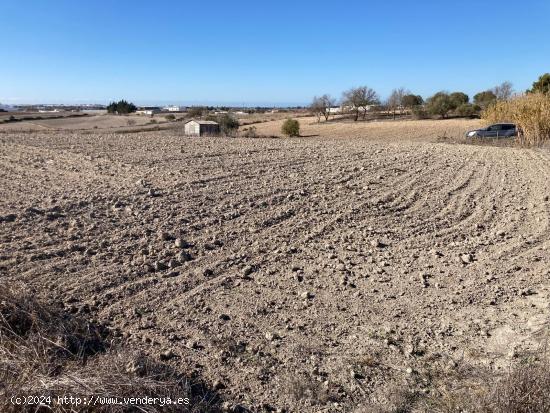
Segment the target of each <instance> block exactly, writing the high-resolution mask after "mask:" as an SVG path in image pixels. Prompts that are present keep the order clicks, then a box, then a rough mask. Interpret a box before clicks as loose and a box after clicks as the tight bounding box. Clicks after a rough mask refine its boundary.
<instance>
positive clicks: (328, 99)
mask: <svg viewBox="0 0 550 413" xmlns="http://www.w3.org/2000/svg"><path fill="white" fill-rule="evenodd" d="M321 100H322V101H323V105H324V106H325V111H324V115H325V122H327V121H328V118H329V117H330V108H332V107H333V106H334V105H336V99H334V98H333V97H332V96H330V95H327V94H325V95H323V96H321Z"/></svg>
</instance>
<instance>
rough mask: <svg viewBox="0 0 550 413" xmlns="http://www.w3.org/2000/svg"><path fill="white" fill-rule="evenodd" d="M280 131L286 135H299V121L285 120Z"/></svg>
mask: <svg viewBox="0 0 550 413" xmlns="http://www.w3.org/2000/svg"><path fill="white" fill-rule="evenodd" d="M281 132H282V133H283V134H284V135H286V136H300V122H298V121H297V120H296V119H287V120H285V121H284V123H283V126H281Z"/></svg>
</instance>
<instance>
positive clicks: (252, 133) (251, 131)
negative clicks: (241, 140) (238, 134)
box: [243, 126, 258, 138]
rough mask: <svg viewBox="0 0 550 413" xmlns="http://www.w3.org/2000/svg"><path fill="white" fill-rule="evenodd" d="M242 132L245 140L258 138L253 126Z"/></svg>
mask: <svg viewBox="0 0 550 413" xmlns="http://www.w3.org/2000/svg"><path fill="white" fill-rule="evenodd" d="M243 132H244V133H243V136H244V137H245V138H256V137H257V136H258V134H257V133H256V127H255V126H251V127H250V128H247V129H244V130H243Z"/></svg>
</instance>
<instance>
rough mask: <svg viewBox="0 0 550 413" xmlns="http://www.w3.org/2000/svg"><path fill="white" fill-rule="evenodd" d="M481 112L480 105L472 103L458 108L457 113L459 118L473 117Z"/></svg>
mask: <svg viewBox="0 0 550 413" xmlns="http://www.w3.org/2000/svg"><path fill="white" fill-rule="evenodd" d="M480 111H481V108H480V107H479V106H478V105H472V104H471V103H463V104H462V105H460V106H459V107H458V108H456V113H458V115H459V116H463V117H472V116H475V115H477V114H479V112H480Z"/></svg>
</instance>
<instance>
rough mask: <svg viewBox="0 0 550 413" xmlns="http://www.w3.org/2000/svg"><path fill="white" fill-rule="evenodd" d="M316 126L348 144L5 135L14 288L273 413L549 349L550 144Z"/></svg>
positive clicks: (356, 398) (411, 129) (379, 397)
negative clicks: (545, 342)
mask: <svg viewBox="0 0 550 413" xmlns="http://www.w3.org/2000/svg"><path fill="white" fill-rule="evenodd" d="M279 123H280V122H272V123H265V124H261V125H259V127H258V129H260V127H261V128H264V129H265V130H264V129H262V131H259V132H261V133H264V132H265V134H276V133H278V132H277V127H280V125H279ZM304 123H305V122H302V126H303V128H302V133H303V134H306V135H307V134H311V135H321V133H319V129H320V128H327V129H325V131H327V130H328V131H329V132H324V133H323V134H322V135H323V136H330V134H331V133H330V131H331V130H333V134H334V135H335V137H311V138H298V139H249V140H246V139H225V138H219V139H188V138H183V137H180V136H175V135H174V134H173V133H171V132H152V133H137V134H131V135H121V134H117V135H115V134H87V135H82V134H81V135H78V134H76V133H69V132H63V133H62V132H58V133H48V132H43V133H36V134H17V133H12V134H8V133H5V134H0V166H1V169H0V187H1V188H2V195H3V196H2V199H1V200H0V217H1V222H0V236H1V243H2V252H1V256H0V272H1V273H2V276H1V278H0V282H2V283H9V282H13V281H18V282H24V283H26V284H27V285H28V286H29V288H34V289H36V290H37V291H39V295H40V296H42V297H45V298H48V299H51V300H55V301H58V302H62V303H63V304H64V305H65V307H66V308H67V309H68V310H70V311H73V312H78V313H88V312H89V313H91V314H92V315H93V317H95V318H97V319H98V320H99V321H101V322H102V323H104V324H106V325H108V326H109V327H110V328H112V329H113V330H114V331H118V332H119V333H120V334H121V335H122V336H123V338H124V341H125V345H126V346H128V347H129V348H132V349H141V350H143V351H144V352H145V353H146V354H148V355H149V356H151V357H156V358H158V357H160V354H162V353H166V351H168V350H171V351H172V352H173V354H174V355H175V357H174V358H171V359H170V360H169V361H168V363H169V364H171V365H172V367H174V368H175V369H177V370H179V371H182V372H186V374H191V373H192V372H196V373H198V374H199V375H200V376H201V377H203V378H204V380H205V381H206V382H207V383H211V384H212V386H213V388H216V389H217V390H218V391H219V392H220V394H221V395H222V397H223V398H224V399H226V400H227V401H228V403H229V404H230V405H241V406H244V407H246V408H248V409H250V410H252V411H276V410H277V409H279V410H278V411H285V409H286V411H287V412H321V411H322V412H344V411H345V412H349V411H354V409H356V408H357V409H358V408H359V407H361V406H365V405H367V404H369V403H374V404H376V403H378V402H379V403H382V404H383V403H384V400H385V398H386V397H387V396H388V389H391V388H395V386H398V387H405V386H409V387H411V388H415V389H423V386H424V387H426V386H428V384H426V383H424V382H422V380H419V378H420V377H427V376H426V374H427V373H426V372H430V371H433V370H434V369H452V368H453V366H454V365H455V364H454V363H458V362H460V361H464V360H465V361H467V362H468V363H471V364H473V365H485V366H489V367H491V368H495V369H498V368H502V367H503V366H507V365H508V364H509V363H510V360H511V359H512V358H514V357H518V355H521V354H524V352H526V351H532V350H536V349H537V348H538V346H539V341H537V337H538V336H537V335H536V334H535V333H536V332H537V331H538V330H540V328H541V327H542V326H543V324H544V323H545V321H547V316H548V302H549V301H548V298H549V289H548V287H549V284H550V271H549V268H550V267H549V264H550V252H549V250H548V248H549V247H550V232H549V219H550V216H549V212H550V202H549V199H548V196H549V195H550V179H549V173H550V163H549V161H550V154H549V153H548V152H545V151H542V150H525V149H516V148H496V147H489V146H474V145H459V144H454V145H450V144H446V143H438V142H437V139H438V136H441V135H444V134H445V133H446V132H447V131H449V130H450V128H451V125H452V128H455V129H456V133H457V134H462V133H463V132H464V130H466V129H468V128H470V127H472V126H475V121H448V122H441V123H437V122H432V121H425V122H420V121H418V122H402V123H394V122H383V123H380V124H370V125H372V126H365V124H363V126H362V128H363V129H360V127H359V126H357V125H355V124H351V126H349V128H348V129H347V136H350V137H344V136H345V135H346V132H345V128H344V127H343V126H342V125H330V124H327V125H307V126H305V127H304ZM338 127H339V128H340V129H338V130H339V132H335V130H336V129H330V128H338ZM270 128H271V129H270ZM455 129H453V130H455ZM270 131H274V133H271V132H270ZM459 132H460V133H459ZM176 239H179V240H178V241H177V243H178V246H176ZM357 411H359V410H357Z"/></svg>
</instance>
